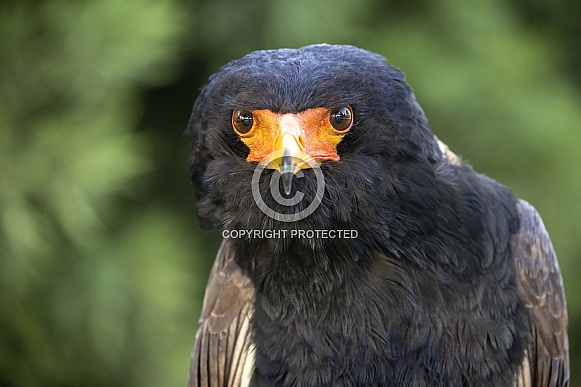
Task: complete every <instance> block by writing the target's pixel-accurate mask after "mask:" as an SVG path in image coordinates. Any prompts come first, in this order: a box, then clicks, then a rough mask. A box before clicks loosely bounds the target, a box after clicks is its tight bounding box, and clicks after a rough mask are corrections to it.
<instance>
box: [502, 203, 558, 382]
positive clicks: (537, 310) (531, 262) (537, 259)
mask: <svg viewBox="0 0 581 387" xmlns="http://www.w3.org/2000/svg"><path fill="white" fill-rule="evenodd" d="M518 211H519V216H520V221H521V229H520V232H519V233H518V234H516V235H514V236H513V237H512V239H511V250H512V254H513V255H514V257H515V261H516V266H517V272H518V281H519V291H520V296H521V298H522V299H523V301H524V304H525V306H526V308H527V309H528V310H529V312H530V316H531V330H532V331H531V337H532V343H531V345H530V346H529V348H528V349H527V351H526V355H525V359H524V361H523V364H522V365H521V367H520V369H519V372H518V375H517V386H518V387H528V386H535V387H540V386H543V387H546V386H568V385H569V343H568V339H567V306H566V303H565V294H564V290H563V280H562V278H561V273H560V271H559V265H558V263H557V257H556V255H555V251H554V250H553V245H552V243H551V240H550V238H549V234H548V233H547V230H546V229H545V226H544V224H543V221H542V220H541V217H540V216H539V214H538V213H537V211H536V210H535V209H534V207H533V206H531V205H530V204H529V203H527V202H525V201H523V200H519V203H518Z"/></svg>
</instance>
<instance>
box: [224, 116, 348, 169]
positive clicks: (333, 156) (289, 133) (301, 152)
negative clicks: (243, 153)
mask: <svg viewBox="0 0 581 387" xmlns="http://www.w3.org/2000/svg"><path fill="white" fill-rule="evenodd" d="M251 113H252V116H253V119H254V122H253V125H252V128H251V129H250V130H249V131H248V132H247V133H241V132H238V131H236V128H234V129H235V131H236V132H237V134H238V135H239V136H240V138H241V139H242V141H243V142H244V144H246V145H247V146H248V148H249V149H250V153H249V154H248V157H247V158H246V161H247V162H254V161H256V162H265V163H267V165H268V168H272V169H279V166H280V165H279V162H277V161H276V159H279V158H280V157H281V156H282V155H285V156H290V157H292V158H293V159H294V160H296V162H295V163H294V164H295V165H296V168H297V170H298V169H303V168H310V167H311V166H312V165H313V164H315V163H313V160H314V161H316V162H317V164H318V163H320V162H322V161H323V160H333V161H339V159H340V157H339V155H338V154H337V145H338V144H339V142H341V140H342V139H343V137H344V136H345V134H346V133H347V132H348V131H349V129H350V128H351V125H349V126H348V128H347V129H346V130H343V131H339V130H337V129H335V128H334V127H333V125H332V124H331V120H330V117H331V113H332V110H331V109H330V108H323V107H319V108H313V109H307V110H305V111H302V112H300V113H296V114H293V113H287V114H280V113H274V112H272V111H270V110H253V111H251ZM273 161H274V162H273Z"/></svg>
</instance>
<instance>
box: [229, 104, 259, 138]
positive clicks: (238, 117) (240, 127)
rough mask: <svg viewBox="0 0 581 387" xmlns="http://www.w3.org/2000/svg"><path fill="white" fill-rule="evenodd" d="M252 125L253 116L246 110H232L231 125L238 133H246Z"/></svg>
mask: <svg viewBox="0 0 581 387" xmlns="http://www.w3.org/2000/svg"><path fill="white" fill-rule="evenodd" d="M253 125H254V116H253V115H252V112H249V111H247V110H234V112H232V127H233V128H234V131H235V132H236V133H237V134H239V135H244V134H248V132H250V130H251V129H252V126H253Z"/></svg>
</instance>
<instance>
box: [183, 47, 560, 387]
mask: <svg viewBox="0 0 581 387" xmlns="http://www.w3.org/2000/svg"><path fill="white" fill-rule="evenodd" d="M339 107H349V108H350V109H352V113H353V124H352V127H351V128H350V129H348V133H346V134H344V133H342V132H341V133H340V137H332V138H334V139H337V138H338V139H339V140H338V141H339V143H338V145H336V152H337V154H338V155H339V157H340V160H338V161H336V160H331V159H330V157H331V156H329V158H328V159H324V160H323V161H321V162H320V171H322V172H323V175H324V177H325V190H324V195H323V197H322V201H321V203H320V205H319V206H318V208H317V209H316V210H315V211H314V212H313V213H312V214H311V215H309V216H307V217H306V218H304V219H301V220H298V221H296V222H281V221H279V220H275V219H273V218H271V217H269V216H267V215H266V214H265V213H263V212H262V211H261V210H260V209H259V208H258V206H257V204H256V202H255V200H254V197H253V194H252V192H251V180H252V177H253V173H254V170H255V168H256V167H257V165H258V164H257V162H255V161H247V159H250V157H251V155H252V152H254V151H255V149H251V148H253V147H254V145H252V144H253V143H251V142H250V141H254V140H253V139H252V137H256V136H255V135H254V134H252V133H251V135H249V136H247V135H246V134H245V133H244V130H246V129H245V128H249V127H251V125H257V127H258V129H256V130H263V129H264V127H263V126H259V125H263V121H265V120H266V118H264V117H271V116H272V117H295V118H296V117H303V116H308V117H310V116H309V114H310V115H312V116H316V115H317V114H327V113H325V112H331V113H328V114H331V118H332V119H333V117H335V119H336V123H340V122H341V119H342V118H344V116H333V114H335V113H333V112H336V111H338V110H332V109H334V108H339ZM317 108H325V109H326V110H325V109H322V110H321V109H319V110H317ZM345 109H346V108H345ZM345 109H343V110H341V111H340V113H341V114H344V113H345V114H348V113H349V111H347V110H345ZM238 111H241V112H242V113H240V114H239V115H238V116H235V117H239V119H238V125H239V126H238V129H241V132H240V133H238V132H236V131H235V130H233V126H234V128H236V125H235V122H234V121H235V120H234V119H233V118H232V117H233V112H234V114H235V115H236V114H238V113H237V112H238ZM247 112H251V113H247ZM303 112H307V113H303ZM321 112H322V113H321ZM286 113H290V114H287V115H284V114H286ZM248 114H251V115H250V117H252V114H253V117H254V123H251V121H250V118H248V117H249V115H248ZM261 114H262V115H261ZM273 114H274V115H273ZM300 114H303V115H300ZM240 117H241V118H240ZM317 117H318V116H317ZM337 117H338V118H337ZM293 119H294V118H293ZM301 119H302V118H301ZM260 120H262V121H260ZM297 120H298V119H297ZM293 122H295V121H293ZM296 122H303V121H300V120H298V121H296ZM305 122H306V121H305ZM313 122H315V121H313ZM317 122H318V121H317ZM345 122H347V121H345ZM347 123H348V122H347ZM331 124H334V123H333V122H331ZM321 125H323V124H321ZM325 125H327V126H325V127H328V123H325ZM322 127H323V126H322ZM252 128H253V130H254V128H255V127H254V126H252ZM268 128H269V127H266V129H264V130H266V131H268V130H269V129H268ZM272 130H274V129H272ZM281 130H282V129H281ZM306 130H310V129H308V128H307V129H306ZM189 132H190V133H191V134H192V135H193V144H192V154H191V175H192V181H193V183H194V185H195V187H196V189H197V192H198V217H199V220H200V224H201V225H202V226H204V227H206V228H219V229H222V230H257V229H260V230H265V229H269V230H287V231H291V230H338V229H340V230H342V229H349V230H357V232H358V235H357V237H356V238H353V239H346V238H333V239H325V238H317V237H313V238H310V239H309V238H289V237H286V238H250V239H249V238H238V239H232V238H231V239H226V240H225V241H224V242H223V244H222V247H221V249H220V251H219V253H218V256H217V258H216V262H215V264H214V268H213V270H212V274H211V275H210V280H209V283H208V288H207V290H206V297H205V300H204V308H203V311H202V317H201V320H200V327H199V330H198V334H197V336H196V344H195V346H194V352H193V358H192V366H191V371H190V382H189V383H190V386H206V385H209V386H222V385H228V386H234V385H239V384H240V383H242V382H244V383H246V382H247V381H248V379H247V378H245V377H243V376H244V375H246V376H251V377H252V380H251V385H257V386H258V385H260V386H262V385H263V386H279V385H280V386H283V385H290V386H293V385H297V386H327V385H336V386H359V385H370V386H378V385H384V386H564V385H568V380H569V364H568V343H567V332H566V329H567V314H566V307H565V298H564V293H563V285H562V280H561V276H560V273H559V268H558V264H557V260H556V257H555V253H554V251H553V248H552V245H551V242H550V239H549V236H548V234H547V232H546V230H545V228H544V226H543V223H542V221H541V219H540V217H539V215H538V214H537V212H536V211H535V209H534V208H533V207H532V206H531V205H529V204H528V203H526V202H524V201H522V200H518V199H516V198H515V197H514V196H513V194H512V193H511V192H510V190H508V189H507V188H505V187H503V186H502V185H500V184H498V183H497V182H495V181H493V180H491V179H489V178H487V177H485V176H483V175H480V174H477V173H475V172H474V171H473V170H472V169H471V168H470V167H469V166H466V165H463V164H462V163H461V161H460V160H459V159H458V158H457V157H456V156H455V155H454V154H453V153H451V152H450V151H449V150H448V149H447V147H446V146H445V145H443V144H442V143H440V142H439V141H438V140H437V138H436V137H435V136H434V135H433V134H432V132H431V129H430V127H429V125H428V122H427V119H426V117H425V115H424V113H423V111H422V109H421V108H420V106H419V105H418V104H417V102H416V100H415V97H414V94H413V92H412V90H411V89H410V87H409V86H408V85H407V84H406V83H405V80H404V75H403V74H402V73H401V72H400V71H399V70H397V69H396V68H394V67H392V66H389V65H387V64H386V63H385V60H384V58H383V57H381V56H379V55H377V54H374V53H371V52H368V51H364V50H361V49H358V48H355V47H350V46H330V45H315V46H308V47H303V48H300V49H297V50H291V49H285V50H273V51H257V52H253V53H251V54H249V55H247V56H245V57H243V58H241V59H239V60H236V61H233V62H231V63H229V64H227V65H226V66H224V67H222V68H221V69H220V70H219V71H218V72H217V73H216V74H214V75H212V76H211V77H210V79H209V81H208V83H207V84H206V86H205V87H204V88H203V89H202V92H201V94H200V96H199V98H198V99H197V100H196V103H195V105H194V109H193V114H192V117H191V120H190V126H189ZM331 132H332V130H331V129H329V133H331ZM332 133H333V135H334V136H337V135H338V134H337V133H339V132H337V133H335V132H332ZM300 142H303V143H304V141H303V140H302V137H301V141H300ZM248 144H251V145H248ZM303 145H304V144H303ZM261 146H262V145H261ZM293 146H294V145H293ZM305 146H306V147H307V148H304V147H302V145H299V148H300V149H307V151H306V152H307V153H308V149H309V148H308V147H309V146H310V145H309V143H308V141H307V145H305ZM256 147H258V145H257V146H256ZM257 149H258V148H257ZM269 149H270V148H269ZM284 149H287V148H284ZM333 149H334V148H333ZM249 152H250V153H249ZM301 152H302V151H301ZM283 164H284V163H283ZM283 164H280V165H283ZM285 165H286V164H285ZM279 170H280V168H279ZM301 171H302V172H303V173H304V176H303V177H302V178H297V177H295V178H293V179H292V191H291V195H290V196H293V194H295V193H297V192H302V193H303V194H304V195H305V196H304V199H303V200H302V201H301V202H300V203H298V204H296V205H294V206H290V207H287V206H284V205H281V204H279V203H277V202H276V201H275V200H274V198H273V197H272V195H271V194H270V193H269V192H270V191H269V188H268V184H269V181H270V178H271V177H272V175H273V174H276V173H279V172H276V171H273V170H272V169H265V170H264V172H263V174H262V176H261V179H260V191H261V192H262V194H263V196H264V201H265V202H266V204H267V205H269V207H270V208H273V209H275V210H276V211H279V212H280V213H283V214H288V213H295V212H297V211H298V210H301V209H304V208H306V206H307V205H308V204H309V203H311V202H312V201H313V200H315V199H316V190H317V187H316V182H317V179H316V176H315V172H316V171H315V170H314V169H310V168H306V169H302V170H301ZM285 187H286V186H285Z"/></svg>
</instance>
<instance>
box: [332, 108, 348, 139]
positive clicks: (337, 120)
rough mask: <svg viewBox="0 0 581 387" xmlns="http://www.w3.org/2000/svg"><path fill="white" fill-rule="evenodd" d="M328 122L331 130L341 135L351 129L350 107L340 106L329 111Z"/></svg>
mask: <svg viewBox="0 0 581 387" xmlns="http://www.w3.org/2000/svg"><path fill="white" fill-rule="evenodd" d="M329 122H330V123H331V126H332V127H333V129H335V130H336V131H338V132H341V133H343V132H346V131H348V130H349V129H351V126H353V110H352V109H351V106H342V107H340V108H338V109H333V110H331V112H330V115H329Z"/></svg>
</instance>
